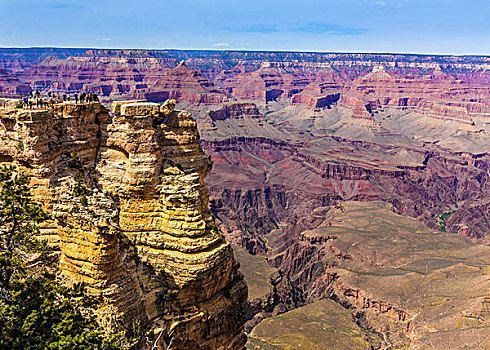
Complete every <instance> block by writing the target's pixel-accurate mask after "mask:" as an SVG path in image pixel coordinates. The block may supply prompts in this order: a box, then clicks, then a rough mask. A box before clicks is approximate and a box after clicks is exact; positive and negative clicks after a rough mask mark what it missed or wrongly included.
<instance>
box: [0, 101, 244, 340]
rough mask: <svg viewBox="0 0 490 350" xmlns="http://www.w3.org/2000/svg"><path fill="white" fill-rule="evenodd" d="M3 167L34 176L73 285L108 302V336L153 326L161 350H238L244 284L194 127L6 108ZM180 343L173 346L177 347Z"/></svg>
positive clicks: (120, 107)
mask: <svg viewBox="0 0 490 350" xmlns="http://www.w3.org/2000/svg"><path fill="white" fill-rule="evenodd" d="M0 118H1V119H0V140H1V142H0V162H2V163H14V164H17V165H18V166H19V167H20V168H21V169H22V170H24V171H25V172H27V173H29V174H30V175H31V176H32V186H33V193H34V195H35V198H36V199H37V200H38V201H41V202H42V203H44V205H45V207H46V208H47V209H48V210H49V211H50V212H51V213H52V216H53V220H52V221H51V222H50V223H49V224H47V225H45V227H43V230H42V234H43V235H44V237H45V238H48V239H49V240H50V242H51V244H53V245H54V246H56V247H58V248H59V250H60V270H61V275H62V277H63V278H64V279H65V281H66V282H67V283H73V282H80V281H83V282H86V283H87V284H88V286H89V290H90V291H91V293H93V294H95V295H100V296H103V297H104V306H103V307H102V308H101V309H100V310H98V312H99V315H98V316H99V319H100V321H101V322H102V323H103V324H104V325H105V326H106V327H107V328H109V329H127V328H128V327H129V326H130V325H131V323H132V322H133V321H140V322H142V324H144V325H149V327H151V328H152V329H153V331H154V334H155V338H156V337H157V336H158V335H160V334H161V337H160V346H164V344H168V343H169V342H170V341H172V344H173V347H175V348H178V349H239V348H242V347H243V345H244V343H245V335H244V333H243V324H244V322H245V313H246V305H247V286H246V284H245V282H244V280H243V275H242V274H241V273H240V272H239V271H238V264H237V262H236V261H235V260H234V258H233V251H232V249H231V247H230V245H229V244H228V243H227V242H226V241H225V240H224V238H223V236H222V234H221V233H220V231H219V230H218V229H217V227H216V225H215V224H214V219H213V217H212V215H211V213H210V212H209V210H208V193H207V190H206V188H205V186H204V185H203V180H204V177H205V176H206V175H207V173H208V172H209V171H210V169H211V161H210V160H209V158H208V157H207V156H206V155H205V154H204V152H203V151H202V149H201V147H200V145H199V134H198V131H197V127H196V122H195V121H194V120H193V119H192V117H191V115H190V114H189V113H187V112H185V111H174V112H172V114H170V116H169V118H168V120H167V121H166V122H165V123H164V124H162V119H163V115H161V113H160V106H159V105H157V104H153V103H146V102H133V103H131V102H129V103H128V102H124V103H121V102H119V103H115V104H114V105H113V114H111V113H109V110H107V109H106V108H105V107H103V106H102V105H101V104H99V103H95V102H92V103H85V104H72V103H65V104H57V105H54V106H53V108H51V109H49V110H14V109H0ZM172 338H173V340H172Z"/></svg>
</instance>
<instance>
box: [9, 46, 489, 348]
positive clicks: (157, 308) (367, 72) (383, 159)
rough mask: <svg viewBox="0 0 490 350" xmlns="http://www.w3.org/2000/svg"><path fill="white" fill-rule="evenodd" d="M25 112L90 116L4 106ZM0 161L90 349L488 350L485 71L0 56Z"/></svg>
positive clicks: (152, 56)
mask: <svg viewBox="0 0 490 350" xmlns="http://www.w3.org/2000/svg"><path fill="white" fill-rule="evenodd" d="M32 91H39V92H40V93H41V95H42V96H46V95H47V93H48V92H49V93H51V92H55V93H60V94H68V95H69V96H73V95H74V94H75V93H77V94H79V93H80V92H82V91H84V92H89V93H95V94H97V95H98V98H99V100H100V102H86V103H78V104H75V103H73V102H65V103H62V101H61V103H57V104H54V105H53V106H51V107H49V108H46V109H40V108H34V109H32V110H29V109H23V108H22V106H18V100H19V98H21V97H23V96H25V95H26V94H29V93H30V92H32ZM169 99H174V100H176V101H177V106H176V109H175V110H174V111H172V112H171V113H170V117H169V118H167V119H166V122H165V123H163V124H161V122H162V120H163V119H164V116H163V115H162V110H161V109H160V105H161V104H162V103H164V102H165V101H167V100H169ZM122 101H125V102H122ZM17 107H18V108H17ZM155 121H157V122H155ZM160 124H161V125H160ZM0 140H1V144H0V162H1V163H2V164H10V163H14V164H17V165H18V166H19V167H21V168H22V169H23V170H24V171H26V172H27V173H29V174H30V175H31V176H32V182H33V183H32V185H33V192H34V197H35V198H36V199H37V200H38V201H40V202H42V203H43V205H44V206H45V207H46V209H47V210H49V211H50V212H51V213H52V216H53V218H52V220H51V221H49V222H48V223H46V224H45V225H44V226H43V227H42V235H43V236H44V237H47V238H48V239H49V241H50V242H51V244H52V245H53V246H55V247H57V248H56V249H58V250H59V252H60V262H59V264H60V269H61V271H62V273H63V275H64V278H65V279H66V281H68V283H73V282H74V281H85V282H86V283H88V285H89V286H90V290H91V292H92V293H95V294H97V293H99V294H102V295H104V296H105V297H106V298H107V299H108V300H109V303H108V305H107V307H106V309H104V310H100V315H101V319H102V320H103V321H102V322H103V323H104V325H106V327H108V328H111V327H112V328H117V327H118V324H124V323H128V322H131V321H133V320H135V319H138V320H143V321H145V322H150V323H151V327H152V328H154V329H155V330H160V329H164V330H165V331H162V332H164V334H165V336H164V337H163V340H164V341H165V344H167V343H168V342H169V341H170V339H171V338H172V337H174V338H175V339H176V340H175V343H174V346H177V348H179V349H218V348H220V349H241V348H243V347H244V346H245V347H246V348H247V349H264V350H265V349H409V348H410V349H433V348H435V349H490V306H489V304H490V57H488V56H437V55H414V54H369V53H312V52H264V51H206V50H109V49H107V50H106V49H63V48H32V49H0ZM73 152H76V154H77V155H78V157H80V158H81V159H83V160H84V164H85V165H84V169H85V170H84V181H85V182H86V184H87V187H88V189H89V192H88V193H87V197H88V206H87V207H85V208H84V207H80V206H79V205H78V204H77V203H75V202H73V199H72V198H69V197H68V196H66V192H67V188H69V187H70V186H73V183H72V182H73V173H74V171H75V170H74V169H73V166H72V167H70V164H71V163H70V162H72V163H73V159H72V158H71V157H70V155H71V154H73ZM228 242H229V243H228ZM245 282H246V284H245ZM247 285H248V301H247V298H246V295H247ZM157 333H158V332H157ZM245 335H246V336H245ZM162 344H163V343H162Z"/></svg>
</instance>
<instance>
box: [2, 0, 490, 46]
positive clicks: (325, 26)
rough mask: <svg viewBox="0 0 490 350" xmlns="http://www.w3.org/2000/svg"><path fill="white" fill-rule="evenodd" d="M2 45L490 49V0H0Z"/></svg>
mask: <svg viewBox="0 0 490 350" xmlns="http://www.w3.org/2000/svg"><path fill="white" fill-rule="evenodd" d="M0 46H1V47H14V46H15V47H29V46H61V47H101V48H146V49H164V48H177V49H224V50H226V49H229V50H293V51H334V52H402V53H403V52H408V53H439V54H483V55H490V1H489V0H465V1H462V0H336V1H330V0H311V1H309V0H295V1H291V0H281V1H279V0H278V1H276V0H247V1H242V0H226V1H225V0H187V1H186V0H180V1H179V0H160V1H158V0H139V1H138V0H98V1H95V0H84V1H78V0H0Z"/></svg>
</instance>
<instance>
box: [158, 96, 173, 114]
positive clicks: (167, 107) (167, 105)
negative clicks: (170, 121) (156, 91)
mask: <svg viewBox="0 0 490 350" xmlns="http://www.w3.org/2000/svg"><path fill="white" fill-rule="evenodd" d="M176 105H177V101H175V100H173V99H172V100H166V101H165V102H164V103H163V105H162V106H161V107H160V112H162V113H163V114H164V115H169V114H170V113H172V112H173V110H174V109H175V106H176Z"/></svg>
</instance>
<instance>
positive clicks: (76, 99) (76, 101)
mask: <svg viewBox="0 0 490 350" xmlns="http://www.w3.org/2000/svg"><path fill="white" fill-rule="evenodd" d="M73 97H75V103H78V94H75V95H73Z"/></svg>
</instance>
